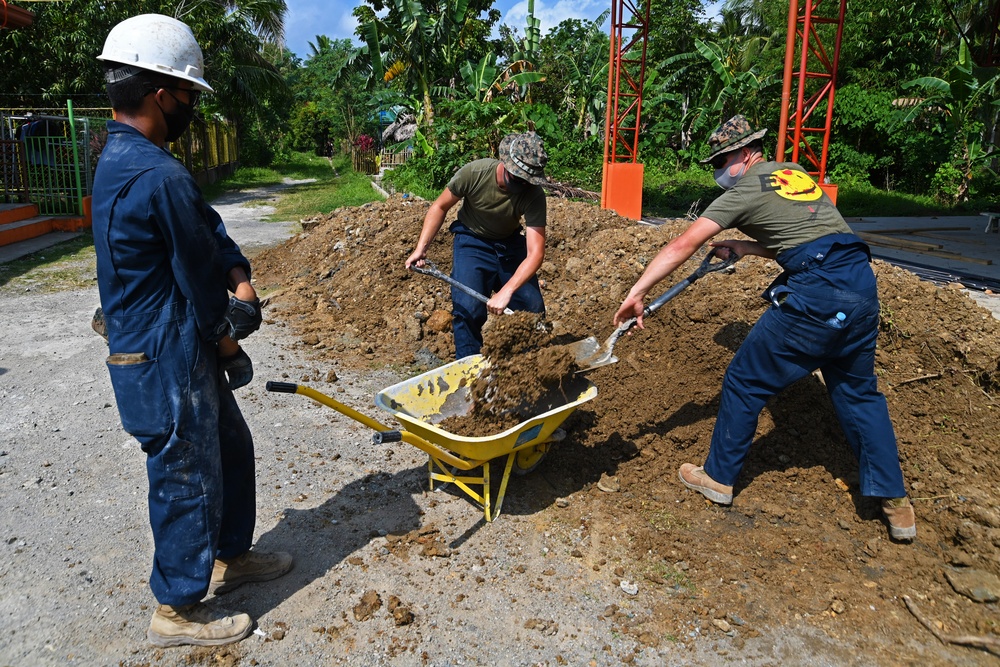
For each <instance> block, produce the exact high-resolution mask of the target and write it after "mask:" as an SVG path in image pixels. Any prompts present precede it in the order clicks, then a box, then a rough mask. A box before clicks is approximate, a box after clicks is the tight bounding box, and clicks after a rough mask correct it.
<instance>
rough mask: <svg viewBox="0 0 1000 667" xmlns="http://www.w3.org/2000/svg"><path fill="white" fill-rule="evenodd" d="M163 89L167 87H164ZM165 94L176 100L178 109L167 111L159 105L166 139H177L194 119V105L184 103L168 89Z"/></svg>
mask: <svg viewBox="0 0 1000 667" xmlns="http://www.w3.org/2000/svg"><path fill="white" fill-rule="evenodd" d="M164 90H167V89H166V88H164ZM167 94H168V95H170V97H173V98H174V101H175V102H177V109H178V111H175V112H173V113H167V112H166V111H164V110H163V107H160V113H162V114H163V120H164V122H165V123H166V124H167V137H166V139H167V141H168V142H169V141H177V140H178V139H180V138H181V135H182V134H184V131H185V130H186V129H188V127H190V125H191V121H192V120H193V119H194V105H193V104H184V103H183V102H181V101H180V100H179V99H177V97H176V96H175V95H174V94H173V93H171V92H170V91H169V90H167Z"/></svg>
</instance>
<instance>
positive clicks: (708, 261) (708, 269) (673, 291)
mask: <svg viewBox="0 0 1000 667" xmlns="http://www.w3.org/2000/svg"><path fill="white" fill-rule="evenodd" d="M717 250H718V248H712V249H711V250H710V251H709V252H708V254H707V255H706V256H705V259H703V260H701V264H700V265H699V266H698V268H697V269H695V271H694V273H692V274H691V275H690V276H688V277H687V278H685V279H684V280H682V281H680V282H679V283H677V284H676V285H674V286H673V287H671V288H670V289H668V290H667V291H666V292H664V293H663V294H662V295H661V296H660V297H658V298H657V299H656V300H655V301H653V302H652V303H651V304H649V305H648V306H646V308H645V309H643V311H642V315H643V317H647V316H649V315H652V314H653V313H655V312H656V311H658V310H659V309H660V308H661V307H662V306H663V304H665V303H666V302H667V301H670V300H671V299H673V298H674V297H675V296H677V295H678V294H680V293H681V292H683V291H684V289H685V288H686V287H688V286H689V285H690V284H691V283H693V282H694V281H696V280H698V279H699V278H701V277H702V276H703V275H705V274H706V273H713V272H715V271H721V270H722V269H726V268H729V267H730V266H732V265H733V264H735V263H736V262H737V260H739V257H738V256H737V255H736V253H734V252H733V251H731V250H730V251H729V257H728V258H727V259H720V260H719V261H718V262H713V261H712V260H713V259H714V258H715V253H716V251H717Z"/></svg>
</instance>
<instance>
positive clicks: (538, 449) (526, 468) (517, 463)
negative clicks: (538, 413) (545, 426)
mask: <svg viewBox="0 0 1000 667" xmlns="http://www.w3.org/2000/svg"><path fill="white" fill-rule="evenodd" d="M565 437H566V432H565V431H563V430H562V429H561V428H557V429H556V430H555V431H553V433H552V437H551V438H550V439H549V440H548V441H546V442H542V443H539V444H537V445H535V446H533V447H525V448H524V449H522V450H520V451H518V452H515V453H514V466H513V472H514V474H515V475H527V474H528V473H529V472H531V471H532V470H534V469H535V468H537V467H538V465H539V464H540V463H541V462H542V461H543V460H544V459H545V456H546V455H547V454H548V453H549V450H550V449H552V444H553V443H555V442H559V441H560V440H562V439H563V438H565Z"/></svg>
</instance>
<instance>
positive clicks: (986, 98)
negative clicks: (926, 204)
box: [897, 40, 1000, 202]
mask: <svg viewBox="0 0 1000 667" xmlns="http://www.w3.org/2000/svg"><path fill="white" fill-rule="evenodd" d="M947 77H948V78H947V79H942V78H939V77H934V76H924V77H919V78H917V79H913V80H912V81H907V82H906V83H904V84H902V87H903V89H904V90H906V89H911V88H918V89H920V90H921V91H922V92H923V93H924V95H925V96H924V97H922V98H920V99H919V100H918V101H917V104H916V105H914V106H912V107H910V108H908V109H905V110H903V111H901V112H900V114H899V116H898V118H897V121H898V122H899V123H909V122H912V121H913V120H915V119H916V118H917V117H919V116H923V117H925V118H931V119H933V121H934V122H935V123H936V125H935V127H934V128H933V129H934V130H935V131H936V132H939V133H942V134H945V135H947V136H949V137H950V138H951V140H952V142H953V149H952V161H953V162H954V164H955V166H956V167H957V168H958V169H959V171H960V172H961V173H962V178H961V182H960V183H959V184H958V186H957V190H956V193H955V196H956V199H957V201H959V202H964V201H967V200H968V198H969V183H970V182H971V180H972V173H973V170H974V168H975V167H976V166H977V165H979V164H981V163H985V162H986V161H987V160H988V159H990V158H991V157H993V153H994V150H993V146H992V145H987V146H985V147H984V145H983V144H984V141H983V138H984V135H985V124H984V123H983V122H982V121H981V120H980V118H979V114H981V113H984V112H986V111H987V110H989V115H991V116H992V115H994V114H996V112H997V110H998V108H1000V99H997V92H998V84H1000V72H998V70H997V68H996V67H977V66H976V65H975V63H974V62H973V60H972V56H971V54H970V51H969V46H968V43H967V42H966V41H965V40H962V41H961V44H960V46H959V49H958V62H956V63H955V65H953V66H952V68H951V69H950V70H949V71H948V74H947Z"/></svg>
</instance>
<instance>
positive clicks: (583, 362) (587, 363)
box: [576, 318, 635, 373]
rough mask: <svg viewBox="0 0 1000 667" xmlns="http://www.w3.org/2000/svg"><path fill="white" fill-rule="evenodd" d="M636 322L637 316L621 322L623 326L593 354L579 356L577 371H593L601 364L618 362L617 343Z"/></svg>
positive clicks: (612, 333)
mask: <svg viewBox="0 0 1000 667" xmlns="http://www.w3.org/2000/svg"><path fill="white" fill-rule="evenodd" d="M634 324H635V318H632V319H630V320H626V321H625V322H623V323H622V324H621V326H619V327H618V328H617V329H615V330H614V331H612V332H611V335H610V336H608V339H607V340H606V341H604V342H603V343H601V344H600V345H599V346H598V347H597V349H596V350H594V353H593V354H591V355H590V356H588V357H584V358H580V357H577V360H576V365H577V366H579V369H578V370H577V371H576V372H577V373H583V372H586V371H592V370H594V369H595V368H600V367H601V366H608V365H610V364H616V363H618V357H616V356H615V354H614V352H615V343H617V342H618V339H619V338H621V336H622V334H623V333H625V332H626V331H628V330H629V329H631V328H632V326H633V325H634ZM581 342H582V341H581Z"/></svg>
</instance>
